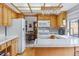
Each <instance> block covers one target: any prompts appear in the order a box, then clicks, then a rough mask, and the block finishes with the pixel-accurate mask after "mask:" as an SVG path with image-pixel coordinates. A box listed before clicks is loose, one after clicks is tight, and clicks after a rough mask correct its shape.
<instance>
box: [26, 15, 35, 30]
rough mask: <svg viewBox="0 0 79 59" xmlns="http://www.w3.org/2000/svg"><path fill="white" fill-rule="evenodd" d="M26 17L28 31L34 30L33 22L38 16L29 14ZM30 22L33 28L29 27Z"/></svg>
mask: <svg viewBox="0 0 79 59" xmlns="http://www.w3.org/2000/svg"><path fill="white" fill-rule="evenodd" d="M25 19H26V21H27V31H33V22H35V21H37V17H34V16H28V17H25ZM29 24H32V27H31V28H29Z"/></svg>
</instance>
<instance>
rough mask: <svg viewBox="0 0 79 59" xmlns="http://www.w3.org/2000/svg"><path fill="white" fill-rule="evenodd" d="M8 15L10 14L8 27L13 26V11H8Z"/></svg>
mask: <svg viewBox="0 0 79 59" xmlns="http://www.w3.org/2000/svg"><path fill="white" fill-rule="evenodd" d="M7 14H8V17H7V18H8V23H7V25H8V26H11V23H12V10H10V9H8V10H7Z"/></svg>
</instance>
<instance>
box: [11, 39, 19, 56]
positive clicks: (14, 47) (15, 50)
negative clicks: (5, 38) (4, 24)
mask: <svg viewBox="0 0 79 59" xmlns="http://www.w3.org/2000/svg"><path fill="white" fill-rule="evenodd" d="M12 43H13V44H12V48H11V49H12V56H15V55H17V53H18V52H17V39H14V40H12Z"/></svg>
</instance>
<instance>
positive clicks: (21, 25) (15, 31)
mask: <svg viewBox="0 0 79 59" xmlns="http://www.w3.org/2000/svg"><path fill="white" fill-rule="evenodd" d="M10 35H18V37H19V40H18V52H19V53H22V52H23V51H24V50H25V48H26V40H25V20H24V19H23V18H19V19H12V25H11V26H10V27H7V36H10Z"/></svg>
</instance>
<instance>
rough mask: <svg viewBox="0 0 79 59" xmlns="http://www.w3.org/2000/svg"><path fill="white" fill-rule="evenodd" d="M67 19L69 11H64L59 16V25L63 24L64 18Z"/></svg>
mask: <svg viewBox="0 0 79 59" xmlns="http://www.w3.org/2000/svg"><path fill="white" fill-rule="evenodd" d="M66 19H67V12H62V13H60V14H59V15H58V16H57V26H58V28H59V27H60V26H62V25H63V20H66Z"/></svg>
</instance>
